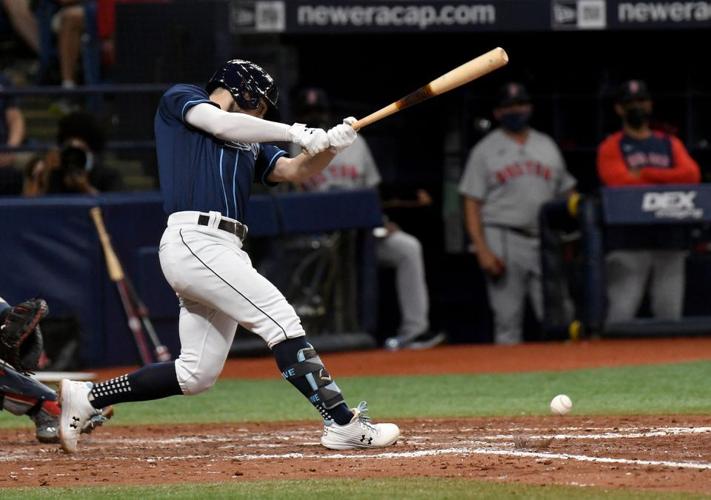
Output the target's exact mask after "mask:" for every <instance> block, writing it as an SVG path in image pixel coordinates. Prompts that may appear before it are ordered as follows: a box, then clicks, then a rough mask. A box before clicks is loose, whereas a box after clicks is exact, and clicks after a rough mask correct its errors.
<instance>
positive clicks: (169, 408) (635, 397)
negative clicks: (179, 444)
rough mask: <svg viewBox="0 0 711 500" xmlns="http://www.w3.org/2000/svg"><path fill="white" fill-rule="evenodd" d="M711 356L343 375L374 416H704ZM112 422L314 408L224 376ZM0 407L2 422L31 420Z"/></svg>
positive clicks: (218, 418)
mask: <svg viewBox="0 0 711 500" xmlns="http://www.w3.org/2000/svg"><path fill="white" fill-rule="evenodd" d="M710 379H711V362H695V363H680V364H667V365H650V366H635V367H624V368H600V369H592V370H576V371H568V372H536V373H518V374H503V375H441V376H408V377H344V378H341V379H339V380H338V384H339V385H340V387H341V389H342V390H343V392H344V394H345V395H346V397H347V400H348V401H349V402H350V404H351V405H355V404H357V403H358V401H360V400H361V399H365V400H367V401H368V404H369V406H370V408H371V413H372V414H373V415H374V416H375V417H377V418H406V417H466V416H491V415H508V416H516V415H545V414H548V413H549V410H548V403H549V401H550V400H551V398H552V397H553V396H555V395H556V394H559V393H565V394H568V395H569V396H570V397H571V398H572V400H573V404H574V408H573V413H574V414H578V415H581V414H585V415H601V414H671V413H675V414H703V413H708V412H710V411H711V384H710V383H709V380H710ZM116 412H117V416H116V423H117V424H133V423H141V424H148V423H150V424H159V423H160V424H167V423H205V422H244V421H274V420H305V419H313V418H314V417H315V416H316V415H315V413H314V409H313V408H312V407H311V406H310V405H309V404H308V403H307V402H306V401H305V400H304V399H303V397H302V396H301V395H300V394H299V393H298V392H297V391H296V390H294V389H293V388H292V387H291V386H290V384H288V383H286V382H284V381H283V380H222V381H220V382H219V383H218V384H217V385H216V386H215V387H214V388H212V389H211V390H210V391H208V392H207V393H204V394H201V395H199V396H194V397H173V398H168V399H165V400H162V401H160V402H156V401H153V402H145V403H130V404H123V405H120V406H119V407H118V408H117V410H116ZM30 424H31V422H30V421H29V419H26V418H16V417H13V416H12V415H9V414H8V413H7V412H1V413H0V427H18V426H24V425H30Z"/></svg>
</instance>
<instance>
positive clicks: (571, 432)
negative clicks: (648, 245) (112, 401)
mask: <svg viewBox="0 0 711 500" xmlns="http://www.w3.org/2000/svg"><path fill="white" fill-rule="evenodd" d="M397 423H398V424H400V426H401V428H402V431H403V437H402V438H401V439H400V441H399V442H398V443H397V444H396V445H394V446H392V447H389V448H385V449H366V450H357V451H346V452H334V451H329V450H326V449H324V448H322V447H321V446H320V444H319V437H320V427H319V426H318V425H317V424H315V423H313V422H301V423H292V422H290V423H261V424H243V423H236V424H219V425H178V426H167V425H166V426H147V427H125V426H119V425H114V424H113V423H112V424H109V425H106V426H104V427H103V428H101V429H99V430H98V431H97V432H96V433H94V434H93V435H92V436H89V437H84V438H82V440H81V442H80V451H79V453H78V454H76V455H66V454H64V453H63V452H61V451H60V450H59V448H58V447H57V446H48V445H40V444H37V443H36V442H34V441H33V436H32V432H31V430H30V429H22V430H2V431H0V443H1V444H0V488H2V487H15V486H38V485H44V486H67V485H89V484H107V483H108V484H157V483H178V482H198V481H205V482H219V481H245V480H247V481H256V480H265V479H272V480H274V479H305V478H308V479H320V478H329V477H333V478H335V477H351V478H353V477H355V478H369V477H408V476H417V477H453V478H472V479H480V480H493V481H498V482H523V483H528V484H540V485H547V484H567V485H589V486H603V487H624V488H630V487H631V488H639V489H648V490H659V491H674V490H676V491H698V492H708V491H711V419H709V418H708V417H689V416H683V417H681V416H664V417H662V416H644V417H638V416H626V417H608V416H604V417H603V416H600V417H574V416H565V417H521V418H503V417H494V418H476V419H472V418H468V419H432V420H428V419H418V420H399V421H398V422H397Z"/></svg>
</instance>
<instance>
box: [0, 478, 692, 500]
mask: <svg viewBox="0 0 711 500" xmlns="http://www.w3.org/2000/svg"><path fill="white" fill-rule="evenodd" d="M2 498H3V499H22V500H26V499H34V498H52V499H61V498H71V499H94V498H101V499H107V500H108V499H113V498H116V499H124V498H151V499H162V498H169V499H177V498H185V499H203V498H210V499H221V498H249V499H268V498H289V500H317V499H327V500H331V499H333V498H339V499H343V498H367V499H369V500H370V499H375V500H377V499H383V500H390V499H394V498H408V499H422V500H430V499H434V500H437V499H461V498H482V499H488V498H490V499H501V498H526V499H532V500H536V499H544V498H545V499H554V500H555V499H568V498H576V499H581V500H585V499H595V498H609V499H653V498H669V499H682V498H683V499H694V498H703V497H702V496H701V495H693V494H689V493H684V494H672V493H665V494H664V495H660V494H658V493H646V492H637V491H629V490H605V489H602V488H589V487H585V488H583V487H575V486H530V485H523V484H501V483H493V482H483V481H473V480H464V479H438V478H422V479H416V478H393V479H329V480H324V479H322V480H308V481H306V480H300V481H259V482H239V483H209V484H179V485H177V484H175V485H161V486H149V487H141V486H108V487H82V488H47V489H39V488H21V489H5V490H3V492H2Z"/></svg>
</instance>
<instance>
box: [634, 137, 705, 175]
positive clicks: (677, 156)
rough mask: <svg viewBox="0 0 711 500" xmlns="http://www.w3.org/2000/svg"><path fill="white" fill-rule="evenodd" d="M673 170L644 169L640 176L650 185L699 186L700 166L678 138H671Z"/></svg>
mask: <svg viewBox="0 0 711 500" xmlns="http://www.w3.org/2000/svg"><path fill="white" fill-rule="evenodd" d="M669 139H670V140H671V148H672V158H673V161H674V165H673V167H672V168H651V167H649V168H643V169H642V170H641V171H640V176H641V178H642V179H644V180H645V181H646V182H648V183H650V184H698V183H699V182H700V181H701V171H700V169H699V165H698V164H697V163H696V161H695V160H694V159H693V158H692V157H691V155H690V154H689V152H688V151H687V150H686V147H684V144H683V143H682V142H681V141H680V140H679V139H678V138H677V137H673V136H670V137H669Z"/></svg>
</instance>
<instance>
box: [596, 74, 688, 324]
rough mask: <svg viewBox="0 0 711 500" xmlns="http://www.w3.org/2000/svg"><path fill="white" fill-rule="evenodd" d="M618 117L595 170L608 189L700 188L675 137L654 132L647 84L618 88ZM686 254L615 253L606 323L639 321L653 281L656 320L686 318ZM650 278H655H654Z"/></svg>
mask: <svg viewBox="0 0 711 500" xmlns="http://www.w3.org/2000/svg"><path fill="white" fill-rule="evenodd" d="M615 113H616V114H617V115H618V116H619V117H620V118H621V119H622V130H621V131H619V132H616V133H614V134H612V135H611V136H610V137H608V138H607V139H605V140H604V141H603V142H602V143H601V144H600V147H599V148H598V155H597V171H598V175H599V176H600V180H601V181H602V184H603V185H604V186H608V187H622V186H641V185H655V184H697V183H698V182H699V181H700V178H701V174H700V171H699V166H698V165H697V163H696V162H695V161H694V159H693V158H691V156H690V155H689V153H688V152H687V150H686V148H685V147H684V144H683V143H682V142H681V141H680V140H679V139H678V138H677V137H675V136H673V135H671V134H668V133H665V132H659V131H655V130H652V129H651V128H650V118H651V115H652V98H651V95H650V93H649V91H648V89H647V85H646V84H645V82H643V81H641V80H630V81H628V82H625V83H624V84H623V85H622V86H621V87H620V89H619V90H618V93H617V96H616V99H615ZM686 253H687V252H686V251H679V250H615V251H612V252H610V253H609V254H608V256H607V263H606V265H607V282H608V285H607V286H608V289H607V296H608V311H607V322H608V323H614V322H619V321H627V320H630V319H632V318H634V317H635V315H636V314H637V310H638V309H639V306H640V303H641V301H642V298H643V297H644V293H645V289H646V284H647V282H648V281H650V292H651V297H650V298H651V303H650V305H651V309H652V314H653V315H654V316H655V317H656V318H663V319H679V318H680V317H681V315H682V309H683V300H684V287H685V276H684V273H685V269H684V264H685V260H686ZM650 277H651V279H650Z"/></svg>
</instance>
